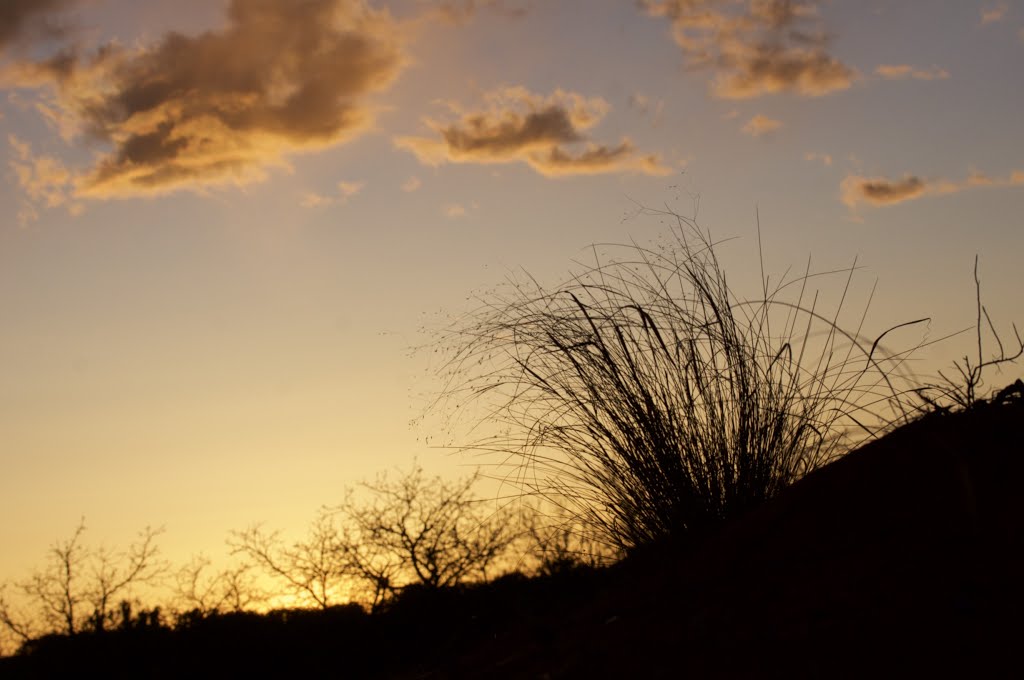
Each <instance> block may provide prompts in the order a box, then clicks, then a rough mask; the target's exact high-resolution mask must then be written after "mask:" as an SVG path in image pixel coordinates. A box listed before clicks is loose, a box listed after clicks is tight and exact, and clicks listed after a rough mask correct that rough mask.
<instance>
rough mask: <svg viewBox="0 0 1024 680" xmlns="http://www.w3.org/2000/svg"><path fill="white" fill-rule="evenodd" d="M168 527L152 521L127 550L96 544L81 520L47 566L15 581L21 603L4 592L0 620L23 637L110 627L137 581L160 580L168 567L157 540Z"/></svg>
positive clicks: (53, 549)
mask: <svg viewBox="0 0 1024 680" xmlns="http://www.w3.org/2000/svg"><path fill="white" fill-rule="evenodd" d="M162 531H163V530H162V529H151V528H149V527H146V528H145V529H143V530H142V531H141V532H139V536H138V538H137V539H136V541H134V542H133V543H131V544H130V545H129V546H128V549H127V550H124V551H116V550H110V549H108V548H105V547H100V548H98V549H90V548H88V547H87V546H85V545H84V544H83V541H82V535H83V534H84V533H85V522H84V521H82V522H80V523H79V525H78V527H77V528H76V529H75V531H74V533H73V534H72V535H71V537H70V538H67V539H65V540H62V541H57V542H55V543H54V544H53V545H52V546H51V548H50V551H49V553H48V559H47V562H46V565H45V566H44V567H43V568H42V569H41V570H38V571H36V572H34V573H33V574H32V575H31V577H30V578H28V579H27V580H25V581H22V582H19V583H14V584H13V586H10V590H11V591H13V592H15V593H18V596H16V597H17V599H19V600H21V602H22V604H21V606H20V607H19V606H18V604H17V603H15V602H14V601H13V600H14V598H13V597H11V596H10V595H9V593H8V592H0V625H3V627H4V628H6V629H7V630H8V631H9V632H10V633H12V634H13V635H14V636H15V637H16V638H18V639H19V640H20V641H22V642H25V641H27V640H30V639H32V638H34V637H38V636H40V635H43V634H46V633H64V634H68V635H73V634H75V633H77V632H79V631H81V630H84V629H93V630H97V631H101V630H104V629H106V628H107V627H108V626H109V625H110V624H111V623H113V622H114V621H115V617H116V615H117V612H118V611H121V609H123V608H120V607H119V605H120V602H122V601H127V600H128V599H129V598H130V597H131V595H132V594H133V593H132V591H133V589H134V588H135V587H136V586H140V585H143V584H154V583H155V582H156V581H157V580H158V579H160V578H161V577H162V576H163V575H164V573H165V572H166V569H167V565H166V563H165V562H163V561H162V560H160V559H159V552H160V551H159V548H158V547H157V545H156V538H157V536H159V535H160V534H161V533H162ZM6 590H7V588H5V589H4V591H6Z"/></svg>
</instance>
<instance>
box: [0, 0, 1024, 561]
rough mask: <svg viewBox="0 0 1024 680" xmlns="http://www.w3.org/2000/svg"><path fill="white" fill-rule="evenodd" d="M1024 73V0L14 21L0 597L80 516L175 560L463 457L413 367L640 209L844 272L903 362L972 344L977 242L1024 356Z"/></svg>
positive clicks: (1, 119) (934, 362) (366, 8)
mask: <svg viewBox="0 0 1024 680" xmlns="http://www.w3.org/2000/svg"><path fill="white" fill-rule="evenodd" d="M1022 73H1024V2H1021V1H1020V0H1006V1H999V0H996V1H989V0H983V1H979V2H975V1H974V0H963V1H960V0H958V1H956V2H953V1H948V2H944V1H941V0H891V1H887V0H832V1H825V0H820V1H816V0H803V1H799V0H793V1H785V0H749V1H748V0H639V1H636V0H475V1H474V0H451V1H444V0H393V1H390V2H386V1H383V0H381V1H374V2H369V1H368V2H363V1H361V0H287V1H286V0H223V1H219V2H218V1H209V0H174V1H173V2H171V1H170V0H144V1H141V2H139V1H137V0H6V1H5V2H4V3H3V5H2V6H0V89H2V92H0V157H2V158H0V162H2V172H3V182H2V184H0V205H2V206H3V210H2V212H0V328H2V331H0V516H3V517H4V518H5V520H4V521H3V522H2V523H0V546H2V548H0V581H4V580H7V579H11V578H14V579H16V578H21V577H23V576H24V575H25V574H26V573H27V572H28V570H30V569H31V568H32V567H33V566H37V565H38V564H39V563H40V561H41V560H42V559H43V557H44V554H45V551H46V549H47V546H48V545H50V544H51V543H52V542H53V541H55V540H56V539H58V538H63V537H68V536H70V534H71V532H73V530H74V528H75V527H76V526H77V525H78V522H79V519H80V518H82V517H84V518H85V522H86V525H87V527H88V530H89V534H88V537H89V539H90V540H91V541H93V542H107V543H109V544H119V545H124V544H125V543H126V542H128V541H129V540H131V538H132V536H133V535H134V533H135V532H136V531H137V530H139V529H140V528H142V527H143V526H146V525H151V526H163V527H164V528H165V533H164V534H163V535H162V536H161V545H162V547H163V551H164V554H165V556H167V557H168V558H171V559H173V560H176V561H178V562H184V561H185V560H187V559H188V557H189V556H190V555H191V554H194V553H198V552H204V553H206V554H207V555H210V556H213V557H216V556H218V555H222V554H224V553H225V548H224V539H225V537H226V535H227V533H228V532H229V531H230V530H234V529H242V528H245V527H246V526H248V525H250V524H252V523H254V522H260V521H265V522H267V523H268V524H269V525H271V526H276V527H281V528H284V529H286V530H296V531H298V530H301V529H302V528H303V527H304V526H305V525H306V524H307V523H308V522H309V521H310V520H311V519H312V517H313V515H314V513H315V511H316V509H317V508H318V507H319V506H320V505H322V504H331V503H337V502H340V500H341V499H342V496H343V492H344V489H345V487H346V486H349V485H351V484H353V483H356V482H358V481H359V480H361V479H366V478H369V477H371V476H372V475H374V474H375V473H376V472H378V471H380V470H384V469H388V468H395V467H406V468H407V467H408V465H409V464H410V463H411V462H412V461H413V460H414V459H416V460H418V461H419V462H420V463H421V464H423V466H424V467H425V468H426V469H427V470H428V471H437V472H439V473H442V474H460V473H462V472H465V471H466V466H467V465H469V464H470V463H472V462H473V461H472V460H467V459H466V458H460V457H458V456H452V455H449V454H448V453H446V450H445V449H439V448H438V447H437V446H435V444H436V443H437V441H438V438H439V436H440V435H439V434H438V432H436V431H434V430H432V429H431V428H432V427H434V426H436V422H437V419H436V418H432V417H428V418H425V419H423V418H420V416H421V414H422V412H423V408H424V407H425V405H426V404H427V403H428V402H429V399H430V395H432V394H434V393H436V390H437V389H439V383H438V380H437V379H436V377H435V374H434V370H435V369H436V360H435V359H434V358H433V357H432V353H431V351H430V349H429V347H428V349H426V350H423V349H420V350H417V349H416V348H418V347H423V346H424V345H425V344H426V343H428V342H429V340H430V338H431V337H432V336H431V335H430V332H429V330H430V329H432V328H438V327H441V326H442V325H443V324H444V323H445V322H446V321H447V320H450V319H452V318H458V317H459V315H460V313H464V312H465V310H467V309H469V308H470V307H471V306H472V305H473V300H474V296H483V297H484V298H486V296H487V292H488V291H490V290H493V289H494V288H495V286H497V285H499V284H501V282H502V281H503V280H505V279H506V277H508V276H509V275H510V274H511V273H514V272H519V271H526V272H529V273H530V274H531V275H532V276H534V277H536V278H537V279H538V280H539V281H541V282H544V283H547V284H551V285H554V284H557V283H558V282H559V281H561V280H563V279H564V278H565V277H566V276H567V274H568V272H569V271H570V270H571V269H572V268H573V266H574V265H573V261H574V260H580V259H585V258H586V257H587V256H588V255H587V253H588V246H589V245H590V244H592V243H608V242H611V243H621V242H628V241H630V240H633V241H636V242H637V243H647V242H650V241H652V240H654V239H657V238H658V237H659V236H661V235H663V234H664V233H665V230H666V228H667V227H666V224H665V223H664V222H663V221H662V220H659V219H658V218H656V217H651V216H649V215H644V214H638V213H639V212H640V211H639V210H638V208H639V207H641V206H646V207H652V208H662V209H663V208H666V207H667V208H669V209H673V210H676V211H678V212H680V213H682V214H685V215H693V214H696V216H697V218H698V220H699V222H700V224H701V225H702V226H703V227H706V228H709V229H710V230H711V231H712V233H713V234H714V235H715V236H716V237H720V238H732V237H735V239H734V240H732V241H729V242H728V243H727V244H725V245H724V246H723V249H722V251H721V252H722V256H723V260H724V262H725V264H726V269H727V271H728V272H729V274H730V281H731V282H732V283H733V285H734V286H735V287H736V288H737V289H740V290H741V291H742V290H747V291H751V287H753V290H754V291H756V289H757V288H758V287H759V284H758V276H759V264H758V255H757V238H758V237H757V226H758V223H759V224H760V231H761V239H762V243H763V249H764V260H765V265H766V269H767V270H769V271H774V272H782V271H785V270H786V268H788V267H790V266H794V267H798V268H799V267H802V266H803V265H804V264H805V263H806V262H807V259H808V257H812V258H813V259H812V261H813V263H814V267H815V268H816V269H830V268H835V267H843V266H849V265H850V264H851V262H852V261H853V259H854V258H855V257H856V258H857V263H858V265H860V266H862V267H863V269H861V270H860V271H858V273H857V277H856V283H855V286H854V289H853V291H851V299H854V298H855V301H854V303H853V304H852V309H854V310H855V311H857V310H858V307H857V305H864V304H865V303H866V300H867V295H868V292H869V291H870V288H871V286H872V285H874V284H875V282H877V292H876V293H875V296H874V298H873V299H872V300H871V303H870V308H869V312H870V313H869V317H868V323H867V327H866V328H867V330H868V335H870V334H871V331H872V330H873V331H874V332H875V333H878V332H881V331H882V330H884V329H886V328H888V327H890V326H892V325H894V324H897V323H900V322H902V321H907V320H911V319H918V318H921V317H929V318H930V319H931V322H930V323H928V324H927V325H926V327H925V328H923V329H921V328H918V329H917V330H916V331H915V332H918V335H917V336H905V337H901V338H894V342H895V341H899V342H904V341H905V342H907V343H909V344H912V343H914V342H917V341H921V340H922V338H923V339H925V340H928V339H936V338H939V337H942V336H944V335H946V334H948V333H952V332H954V331H958V330H961V329H964V328H967V327H970V326H971V325H972V324H973V323H974V321H975V285H974V279H973V273H972V270H973V266H974V258H975V256H976V255H977V256H978V258H979V272H980V277H981V281H982V284H981V292H982V296H983V301H984V303H985V305H986V308H987V309H988V311H989V312H990V314H991V316H992V319H993V321H994V322H995V323H996V325H997V327H999V328H1000V329H1001V330H1002V331H1003V333H1004V339H1006V338H1007V334H1008V335H1009V338H1010V339H1012V330H1011V329H1010V324H1011V322H1013V321H1017V322H1024V300H1022V298H1021V296H1020V292H1019V291H1020V289H1021V285H1022V283H1024V275H1022V274H1021V271H1022V270H1021V268H1020V262H1019V259H1020V255H1021V253H1024V228H1022V227H1024V222H1022V217H1021V216H1022V215H1024V134H1022V131H1021V116H1020V112H1021V111H1024V82H1022V76H1021V74H1022ZM698 206H699V209H698ZM751 292H753V291H751ZM833 295H834V292H833ZM854 316H855V317H856V314H854ZM973 342H974V339H973V336H972V335H970V334H967V335H962V336H959V337H957V338H954V339H953V340H950V341H947V342H945V343H940V344H939V345H937V346H935V347H930V348H929V349H928V350H927V351H922V352H920V353H919V358H920V363H919V364H916V365H915V367H914V368H915V370H917V371H919V372H921V373H922V374H929V373H933V372H934V371H935V370H938V369H939V368H944V367H947V366H949V365H950V362H951V361H952V360H954V359H958V358H960V357H961V356H962V355H964V354H965V353H969V352H971V351H972V343H973ZM988 346H989V347H990V346H991V342H989V345H988ZM987 349H988V347H987V348H986V351H987ZM1017 375H1020V370H1019V369H1011V370H1009V371H1006V372H1004V374H1002V375H998V376H993V377H992V386H993V387H994V386H998V385H999V384H1002V383H1005V382H1010V381H1011V380H1012V379H1013V378H1014V377H1016V376H1017Z"/></svg>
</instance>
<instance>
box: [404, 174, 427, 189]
mask: <svg viewBox="0 0 1024 680" xmlns="http://www.w3.org/2000/svg"><path fill="white" fill-rule="evenodd" d="M421 186H423V182H421V181H420V178H419V177H415V176H414V177H410V178H409V179H407V180H405V181H404V182H402V191H404V192H406V193H412V192H413V191H416V190H417V189H419V188H420V187H421Z"/></svg>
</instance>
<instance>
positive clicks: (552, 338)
mask: <svg viewBox="0 0 1024 680" xmlns="http://www.w3.org/2000/svg"><path fill="white" fill-rule="evenodd" d="M659 214H660V215H662V216H667V217H669V218H670V219H671V221H672V232H671V239H670V240H669V242H668V243H667V244H666V245H663V246H661V247H651V248H648V247H642V246H639V245H637V244H635V243H633V244H630V245H624V246H612V247H611V248H612V252H613V253H614V256H612V257H604V258H603V259H602V258H601V257H598V256H597V255H596V248H595V263H594V264H593V265H590V266H587V267H585V268H583V269H582V270H581V271H578V272H577V273H575V274H574V275H573V276H572V277H571V278H570V279H569V280H568V282H566V283H565V284H563V285H561V286H558V287H555V288H545V287H543V286H541V285H540V284H538V283H537V282H536V281H535V280H533V279H528V280H526V281H522V280H520V281H512V282H511V285H510V286H509V289H508V291H506V292H503V293H499V294H495V295H494V296H492V297H491V298H490V299H487V300H485V301H484V304H483V306H482V307H481V308H479V309H478V310H477V311H476V312H474V313H472V314H471V315H470V316H469V317H468V319H462V320H461V321H460V322H459V323H458V325H456V326H455V327H453V328H451V329H449V331H448V333H446V334H444V335H443V340H442V342H450V343H451V346H452V348H453V349H454V354H453V356H452V357H451V359H450V361H449V362H448V363H447V364H446V366H445V370H446V371H447V372H448V373H449V375H448V379H449V381H450V382H449V383H448V389H447V391H446V393H445V397H447V398H454V399H456V400H459V401H467V400H468V401H473V400H484V401H485V402H486V403H487V404H488V408H487V411H486V413H487V418H488V419H489V421H490V422H491V423H494V424H495V426H496V427H497V428H498V429H499V434H497V435H494V436H489V437H486V438H485V439H483V440H480V441H476V442H474V443H473V444H472V445H470V446H469V447H467V448H469V449H478V450H484V451H489V452H499V453H501V454H504V455H505V456H506V460H508V461H510V462H511V463H512V465H513V469H514V472H513V473H512V474H511V475H509V477H511V478H514V479H515V481H516V482H517V483H518V484H519V485H520V486H521V488H522V489H523V490H524V491H525V492H526V493H528V494H538V495H540V496H542V497H545V498H547V499H549V500H553V501H554V502H555V503H556V504H559V505H561V506H563V507H568V508H570V509H571V510H572V512H574V513H575V514H577V515H578V516H580V517H581V518H583V519H584V521H585V522H586V524H587V526H588V527H589V529H590V530H591V531H593V532H595V533H596V535H597V536H599V537H600V538H601V539H602V540H604V541H605V542H606V543H607V544H609V545H611V546H613V547H615V548H618V549H624V550H630V549H633V548H636V547H638V546H642V545H644V544H647V543H650V542H654V541H660V540H662V539H666V538H671V539H680V538H683V537H686V536H691V535H693V534H694V533H697V532H703V531H705V530H707V529H709V528H710V527H713V526H715V525H717V524H719V523H721V522H722V521H724V520H727V519H729V518H732V517H735V516H737V515H740V514H742V513H745V512H746V511H748V510H749V509H751V508H753V507H754V506H757V505H759V504H760V503H762V502H763V501H765V500H766V499H768V498H771V497H773V496H775V495H776V494H777V493H778V492H779V491H780V490H782V489H783V488H785V487H786V486H787V485H789V484H790V483H792V482H793V481H794V480H796V479H798V478H800V477H801V476H803V475H805V474H806V473H807V472H809V471H811V470H814V469H815V468H818V467H820V466H821V465H823V464H824V463H826V462H828V461H830V460H832V459H833V458H835V457H836V456H837V455H838V454H839V453H840V452H841V451H842V450H843V447H844V445H845V443H846V437H847V435H849V434H850V433H851V432H852V431H853V430H857V431H859V432H861V434H866V435H871V434H874V433H875V432H877V431H879V430H880V429H884V427H885V426H886V425H887V424H888V423H891V422H892V421H893V419H894V418H897V417H901V416H902V414H905V413H906V409H905V407H904V405H903V397H904V392H903V391H902V390H901V389H900V388H898V387H897V386H896V385H895V384H894V383H893V376H894V375H895V374H896V373H897V372H898V371H899V369H900V367H901V365H902V362H903V361H904V360H905V358H906V354H902V355H893V354H885V353H884V352H883V350H882V346H881V344H880V340H881V339H882V337H881V336H880V337H878V338H876V339H875V340H874V341H872V340H871V339H867V338H864V337H862V335H861V330H862V325H863V323H864V316H863V315H862V316H861V317H860V321H859V323H858V325H857V327H856V328H855V329H852V330H844V328H843V327H841V325H840V314H841V312H842V311H843V308H844V303H845V299H846V294H847V292H848V290H849V287H850V281H851V278H852V276H853V273H854V270H855V269H856V262H854V265H853V266H851V267H850V268H848V269H845V270H842V271H839V272H827V273H826V274H831V275H842V276H843V277H844V279H845V286H844V287H843V288H842V297H841V299H840V301H839V303H838V304H837V305H836V306H835V308H833V309H830V310H823V309H821V306H820V304H819V302H818V292H817V290H816V289H815V288H814V286H813V283H814V279H815V277H818V276H823V275H824V274H815V273H812V272H811V270H810V266H809V264H808V267H807V269H805V270H804V272H803V273H802V274H801V275H798V276H795V277H792V278H786V277H783V278H782V279H780V280H779V281H777V282H774V283H773V282H771V280H770V278H769V277H767V276H765V275H764V273H763V265H762V275H761V281H762V288H761V290H759V291H758V294H757V295H755V296H754V297H753V298H744V297H740V296H739V295H737V294H736V292H735V291H734V290H733V289H732V288H731V287H730V285H729V282H728V280H727V277H726V273H725V271H724V269H723V267H722V265H721V263H720V261H719V258H718V255H717V252H716V250H717V248H718V245H719V244H718V243H716V242H715V241H714V240H713V239H712V237H711V235H710V233H708V232H706V231H704V230H702V229H701V228H700V227H699V226H698V225H697V224H696V223H695V222H694V221H692V220H690V219H687V218H684V217H682V216H679V215H677V214H675V213H659ZM864 311H865V314H866V311H867V310H866V309H865V310H864ZM912 323H917V322H912ZM903 325H909V324H903ZM890 330H893V329H890ZM888 332H889V331H886V333H888ZM884 335H885V333H883V334H882V336H884ZM886 414H887V415H886Z"/></svg>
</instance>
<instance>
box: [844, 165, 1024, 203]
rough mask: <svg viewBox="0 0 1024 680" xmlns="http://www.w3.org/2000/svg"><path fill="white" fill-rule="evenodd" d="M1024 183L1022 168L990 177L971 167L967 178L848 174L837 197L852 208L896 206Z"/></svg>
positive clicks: (1023, 184)
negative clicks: (924, 198)
mask: <svg viewBox="0 0 1024 680" xmlns="http://www.w3.org/2000/svg"><path fill="white" fill-rule="evenodd" d="M1014 186H1024V171H1021V170H1014V171H1013V172H1011V173H1010V174H1009V175H1007V176H1006V177H991V176H989V175H986V174H984V173H981V172H978V171H977V170H972V171H971V172H970V173H969V174H968V176H967V178H966V179H963V180H959V181H953V180H947V179H930V180H929V179H922V178H921V177H918V176H916V175H906V176H904V177H903V178H902V179H899V180H890V179H888V178H885V177H862V176H860V175H848V176H847V177H846V178H845V179H844V180H843V181H842V183H841V184H840V198H841V200H842V202H843V203H844V204H845V205H846V206H847V207H848V208H850V209H851V210H856V208H857V207H858V206H859V205H860V204H862V203H865V204H867V205H870V206H874V207H881V206H887V205H895V204H897V203H903V202H904V201H912V200H915V199H918V198H923V197H925V196H945V195H949V194H956V193H960V192H961V191H968V190H970V189H976V188H979V187H1014Z"/></svg>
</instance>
